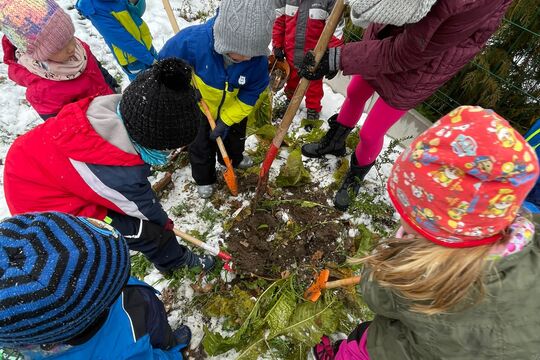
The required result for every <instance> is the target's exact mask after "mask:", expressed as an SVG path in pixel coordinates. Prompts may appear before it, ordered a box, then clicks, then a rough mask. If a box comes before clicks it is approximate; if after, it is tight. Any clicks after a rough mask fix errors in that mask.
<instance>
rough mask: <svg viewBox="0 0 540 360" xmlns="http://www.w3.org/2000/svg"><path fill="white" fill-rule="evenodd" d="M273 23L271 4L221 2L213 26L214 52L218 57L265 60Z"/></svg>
mask: <svg viewBox="0 0 540 360" xmlns="http://www.w3.org/2000/svg"><path fill="white" fill-rule="evenodd" d="M275 19H276V16H275V6H274V1H273V0H222V1H221V5H220V7H219V13H218V15H217V18H216V22H215V24H214V49H215V50H216V52H217V53H219V54H227V53H236V54H239V55H244V56H249V57H254V56H266V55H268V54H269V50H268V45H270V41H271V40H272V27H273V25H274V21H275Z"/></svg>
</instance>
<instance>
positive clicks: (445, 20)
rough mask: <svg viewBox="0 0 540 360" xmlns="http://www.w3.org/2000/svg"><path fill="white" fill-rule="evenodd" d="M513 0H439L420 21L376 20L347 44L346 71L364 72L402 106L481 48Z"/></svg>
mask: <svg viewBox="0 0 540 360" xmlns="http://www.w3.org/2000/svg"><path fill="white" fill-rule="evenodd" d="M511 3H512V0H439V1H437V3H436V4H435V5H434V6H433V8H432V9H431V11H430V12H429V13H428V15H427V16H426V17H425V18H424V19H422V20H420V21H419V22H418V23H416V24H409V25H404V26H401V27H395V26H390V25H387V26H383V25H375V24H372V25H370V26H369V27H368V29H367V30H366V32H365V35H364V38H363V39H362V41H360V42H355V43H349V44H346V45H344V46H343V49H342V53H341V68H342V69H343V73H344V74H345V75H350V74H360V75H361V76H362V77H363V78H364V79H365V80H366V81H367V82H368V83H369V84H370V85H371V86H372V87H373V88H374V89H375V90H376V91H377V93H379V95H380V96H381V97H382V98H383V99H384V101H386V102H387V103H388V104H390V105H391V106H393V107H395V108H397V109H403V110H408V109H411V108H413V107H415V106H417V105H418V104H420V103H421V102H422V101H424V100H425V99H426V98H428V97H429V96H431V95H432V94H433V93H434V92H435V91H436V90H437V89H438V88H439V87H441V86H442V85H443V84H444V83H445V82H446V81H448V80H449V79H450V78H452V77H453V76H454V75H455V74H456V73H457V72H458V71H459V70H460V69H461V68H462V67H463V66H465V65H466V64H467V63H468V62H469V61H471V59H472V58H473V57H474V56H475V55H476V54H477V53H478V52H480V50H481V49H482V47H483V46H484V44H485V43H486V41H487V40H488V39H489V37H490V36H491V35H492V34H493V33H494V32H495V30H497V28H498V27H499V24H500V23H501V19H502V18H503V16H504V13H505V12H506V10H507V9H508V6H510V4H511Z"/></svg>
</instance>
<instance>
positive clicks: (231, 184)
mask: <svg viewBox="0 0 540 360" xmlns="http://www.w3.org/2000/svg"><path fill="white" fill-rule="evenodd" d="M193 83H195V80H194V81H193ZM200 104H201V107H202V108H203V111H204V115H206V118H207V119H208V122H209V123H210V127H211V128H212V130H214V128H215V127H216V122H215V121H214V118H213V117H212V114H211V113H210V109H209V108H208V105H206V103H205V102H204V100H203V99H202V98H201V101H200ZM216 143H217V145H218V148H219V151H220V152H221V157H222V158H223V162H224V163H225V166H226V167H227V169H226V170H225V171H224V172H223V179H225V183H226V184H227V187H228V188H229V190H230V191H231V194H233V195H234V196H236V195H238V182H237V180H236V174H235V173H234V168H233V165H232V161H231V159H230V158H229V155H228V154H227V150H226V149H225V144H224V143H223V140H222V139H221V138H220V137H218V138H217V139H216Z"/></svg>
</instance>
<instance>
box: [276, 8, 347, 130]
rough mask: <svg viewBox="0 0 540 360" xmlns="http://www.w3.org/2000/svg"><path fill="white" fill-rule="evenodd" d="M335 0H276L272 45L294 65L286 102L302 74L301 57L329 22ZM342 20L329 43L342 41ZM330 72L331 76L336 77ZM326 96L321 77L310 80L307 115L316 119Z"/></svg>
mask: <svg viewBox="0 0 540 360" xmlns="http://www.w3.org/2000/svg"><path fill="white" fill-rule="evenodd" d="M335 2H336V1H335V0H323V1H319V0H317V1H315V0H310V1H307V2H305V3H304V2H303V3H302V6H298V1H297V0H278V1H276V7H277V9H276V22H275V23H274V30H273V35H272V46H273V48H274V55H275V57H276V59H278V60H283V59H287V62H288V63H289V66H290V68H291V74H290V76H289V80H288V81H287V84H286V85H285V95H286V96H287V102H289V101H290V100H291V97H292V96H293V94H294V91H295V90H296V87H297V86H298V82H299V81H300V76H299V75H298V69H299V68H300V65H301V64H302V59H303V58H304V55H305V53H306V51H308V50H310V49H313V48H314V47H315V45H317V41H318V40H319V37H320V36H321V33H322V31H323V29H324V25H325V24H326V19H327V18H328V16H329V15H330V12H331V11H332V9H333V8H334V4H335ZM342 37H343V24H340V25H339V26H338V28H337V29H336V31H335V32H334V36H333V37H332V39H331V40H330V44H329V47H336V46H341V45H343V41H342ZM336 74H337V72H336V73H334V74H333V76H328V78H330V79H331V78H333V77H334V76H335V75H336ZM323 96H324V91H323V84H322V80H321V79H319V80H314V81H312V82H310V84H309V87H308V90H307V92H306V107H307V118H308V119H309V120H316V119H318V118H319V113H320V112H321V109H322V106H321V99H322V98H323Z"/></svg>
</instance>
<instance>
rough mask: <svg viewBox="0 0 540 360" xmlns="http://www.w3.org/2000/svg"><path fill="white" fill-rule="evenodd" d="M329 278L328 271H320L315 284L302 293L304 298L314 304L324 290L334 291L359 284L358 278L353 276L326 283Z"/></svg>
mask: <svg viewBox="0 0 540 360" xmlns="http://www.w3.org/2000/svg"><path fill="white" fill-rule="evenodd" d="M329 276H330V270H327V269H325V270H322V271H321V272H320V273H319V276H318V277H317V279H316V280H315V282H314V283H313V284H312V285H311V286H310V287H309V288H308V289H307V290H306V292H305V293H304V298H305V299H307V300H309V301H311V302H316V301H317V300H319V298H320V297H321V293H322V291H323V290H324V289H335V288H339V287H345V286H351V285H356V284H359V283H360V276H353V277H350V278H346V279H341V280H336V281H328V277H329Z"/></svg>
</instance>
